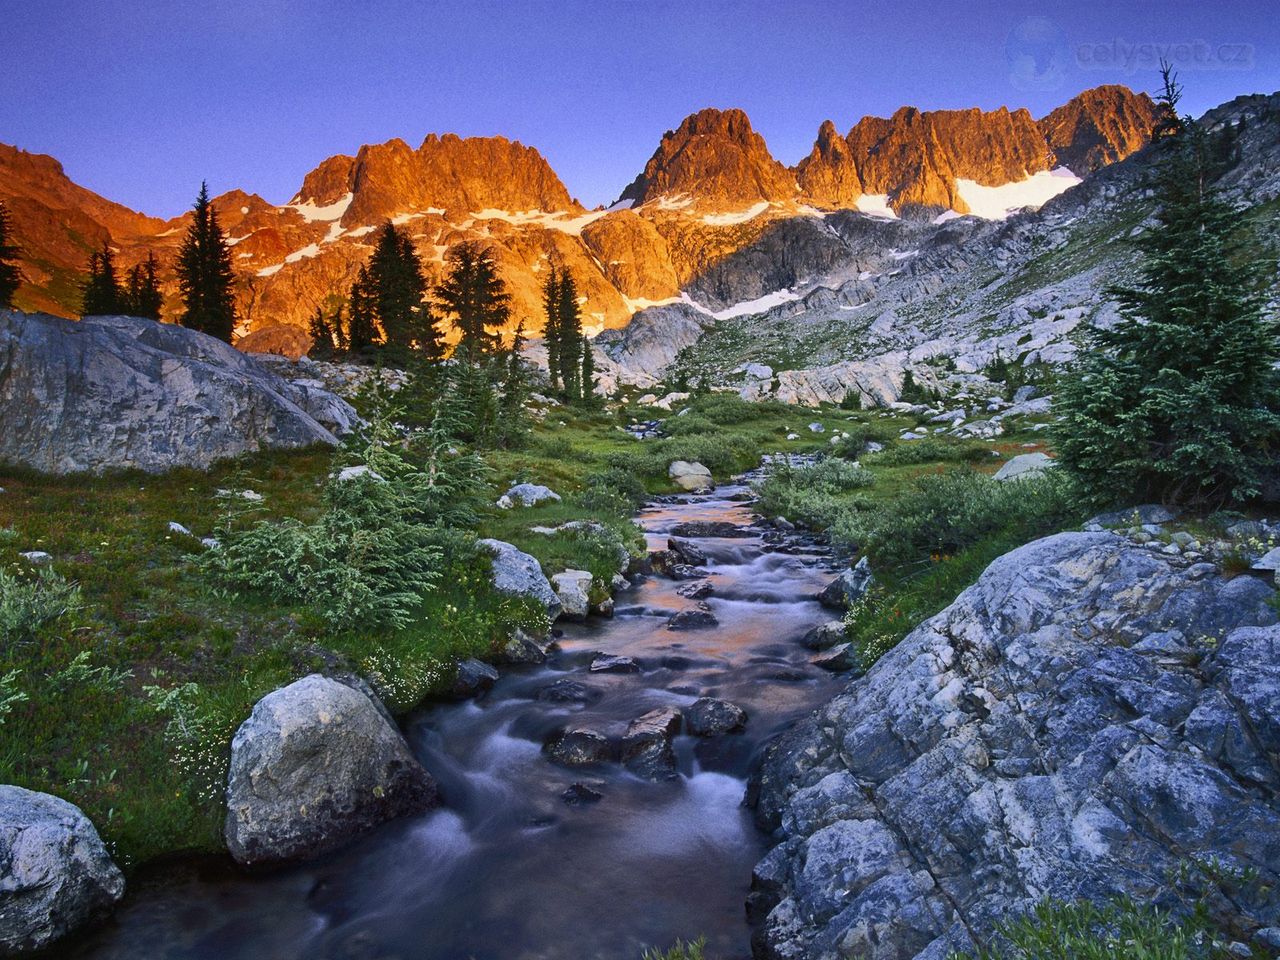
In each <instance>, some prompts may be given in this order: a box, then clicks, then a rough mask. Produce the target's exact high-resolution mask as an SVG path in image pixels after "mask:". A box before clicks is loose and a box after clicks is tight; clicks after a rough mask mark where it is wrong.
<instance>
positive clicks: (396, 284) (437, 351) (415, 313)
mask: <svg viewBox="0 0 1280 960" xmlns="http://www.w3.org/2000/svg"><path fill="white" fill-rule="evenodd" d="M369 275H370V277H371V278H372V281H373V287H374V290H375V293H376V306H377V319H378V324H379V325H380V326H381V328H382V334H383V338H384V341H385V342H386V343H387V345H388V346H395V347H402V348H405V349H417V350H419V351H421V352H422V354H423V355H424V356H425V357H426V359H428V360H439V359H441V358H442V357H443V356H444V344H443V342H442V340H441V338H440V334H439V332H438V331H437V330H436V327H435V324H434V322H433V321H432V319H431V314H430V312H429V310H428V308H427V305H426V303H425V302H424V300H425V297H426V292H427V281H426V277H424V276H423V273H422V261H421V259H420V258H419V257H418V254H417V251H415V250H414V249H413V240H412V239H411V238H410V237H409V235H408V234H406V233H404V232H402V231H399V230H397V229H396V227H395V225H394V224H391V223H388V224H387V225H386V226H384V227H383V228H382V232H381V233H380V234H379V235H378V243H377V246H376V248H375V249H374V253H373V256H372V257H371V258H370V261H369Z"/></svg>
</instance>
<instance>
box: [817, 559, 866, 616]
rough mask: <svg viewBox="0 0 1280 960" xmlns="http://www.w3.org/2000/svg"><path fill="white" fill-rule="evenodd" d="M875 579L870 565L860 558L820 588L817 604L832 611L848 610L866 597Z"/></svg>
mask: <svg viewBox="0 0 1280 960" xmlns="http://www.w3.org/2000/svg"><path fill="white" fill-rule="evenodd" d="M874 580H875V578H874V577H873V576H872V575H871V565H870V564H869V563H868V562H867V558H866V557H862V558H861V559H859V560H858V562H857V563H856V564H855V565H854V566H852V567H846V568H845V569H844V570H841V571H840V574H839V575H838V576H837V577H836V578H835V579H834V580H832V581H831V582H830V583H828V584H827V585H826V586H825V587H823V588H822V592H821V593H819V594H818V602H819V603H820V604H822V605H823V606H824V607H830V608H831V609H833V610H848V609H849V608H850V607H852V606H854V605H855V604H857V603H858V602H859V601H861V600H862V598H863V597H865V596H866V595H867V591H868V590H870V589H871V584H872V582H873V581H874Z"/></svg>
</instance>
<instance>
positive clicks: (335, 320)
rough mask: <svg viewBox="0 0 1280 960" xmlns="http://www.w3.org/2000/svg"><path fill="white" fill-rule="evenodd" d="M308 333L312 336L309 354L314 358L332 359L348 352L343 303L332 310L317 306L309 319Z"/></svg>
mask: <svg viewBox="0 0 1280 960" xmlns="http://www.w3.org/2000/svg"><path fill="white" fill-rule="evenodd" d="M307 335H308V336H310V337H311V349H310V351H308V356H310V357H311V358H312V359H314V360H332V359H333V358H334V357H335V356H337V355H338V354H340V353H346V352H347V320H346V316H345V308H344V306H343V304H341V303H338V304H336V305H335V306H334V307H333V310H332V311H331V312H326V311H325V308H324V307H323V306H318V307H316V309H315V311H314V312H313V313H312V314H311V317H310V318H309V319H308V321H307Z"/></svg>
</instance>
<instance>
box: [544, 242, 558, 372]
mask: <svg viewBox="0 0 1280 960" xmlns="http://www.w3.org/2000/svg"><path fill="white" fill-rule="evenodd" d="M542 313H543V316H544V317H545V318H546V319H545V321H544V324H543V328H542V342H543V343H544V344H546V347H547V378H548V379H549V380H550V381H551V389H552V391H553V392H555V391H558V390H559V389H560V273H559V271H558V270H556V265H555V264H554V263H553V264H551V265H550V267H549V268H548V270H547V278H546V279H545V280H543V281H542Z"/></svg>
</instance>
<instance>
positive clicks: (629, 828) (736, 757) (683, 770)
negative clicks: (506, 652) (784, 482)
mask: <svg viewBox="0 0 1280 960" xmlns="http://www.w3.org/2000/svg"><path fill="white" fill-rule="evenodd" d="M749 493H750V491H749V488H748V487H747V486H746V483H745V481H738V482H735V483H733V484H728V485H725V486H721V487H718V488H716V490H715V491H713V492H712V493H711V494H709V495H682V496H678V497H670V498H664V501H663V502H661V503H655V504H652V505H650V506H649V507H647V508H646V509H645V510H643V511H642V512H641V513H640V515H639V517H638V520H639V522H640V524H641V526H642V527H643V528H644V531H645V534H646V537H647V539H648V541H649V548H650V549H651V550H659V549H663V548H665V547H666V546H667V539H668V537H669V535H670V534H671V531H672V528H673V527H675V526H676V525H677V524H679V523H682V522H688V521H721V522H724V521H727V522H729V523H732V524H734V525H736V526H738V527H740V528H745V527H750V530H739V531H738V533H739V534H746V535H739V536H733V537H689V538H688V539H689V540H690V541H692V542H693V543H695V544H696V545H697V546H698V547H700V548H701V549H702V550H703V551H704V552H705V553H706V555H707V558H708V562H707V563H706V564H703V567H704V569H706V570H707V571H708V572H709V575H710V576H709V579H710V581H711V583H712V584H713V585H714V593H713V594H712V595H711V596H710V597H709V598H708V599H707V600H706V601H705V602H706V603H707V604H708V605H709V607H710V608H711V611H712V612H713V613H714V615H715V617H716V618H717V620H718V621H719V623H718V625H717V626H712V627H704V628H702V629H693V630H682V631H673V630H670V629H668V627H667V620H668V618H669V617H670V616H671V615H672V614H674V613H675V612H677V611H680V610H683V609H687V608H691V607H694V606H695V605H696V602H695V601H693V600H690V599H686V598H685V597H683V596H681V595H680V594H679V593H677V589H678V588H679V587H681V586H682V584H681V583H678V582H676V581H673V580H671V579H668V578H667V577H664V576H658V575H654V576H649V577H639V578H636V581H635V584H634V585H633V586H632V588H631V589H629V590H625V591H622V592H620V593H619V594H618V595H617V597H616V598H615V599H616V604H617V608H616V615H615V616H614V617H613V618H612V619H601V618H595V617H593V618H591V620H589V621H588V622H587V623H582V624H562V625H560V627H559V628H558V630H557V632H558V633H562V635H561V636H559V638H558V639H559V645H558V649H556V648H553V652H552V653H551V654H550V656H549V658H548V660H547V662H546V663H545V664H542V665H540V666H536V667H507V668H503V674H502V677H501V679H500V680H499V681H498V683H497V685H496V686H495V687H494V688H493V689H492V690H491V691H490V692H489V693H488V694H486V695H484V696H483V697H482V698H481V699H479V700H476V701H468V702H464V703H442V704H437V705H433V706H430V707H429V708H427V709H424V710H423V711H421V712H419V713H417V714H415V715H414V716H412V717H411V718H410V720H409V721H408V723H407V725H406V730H405V733H406V736H407V738H408V740H409V743H410V745H411V746H412V748H413V749H414V751H415V752H416V753H417V755H418V756H419V758H420V759H421V760H422V763H423V765H424V766H425V767H426V768H427V769H428V770H429V771H430V772H431V773H432V775H433V776H434V777H435V778H436V779H437V780H438V781H439V783H440V789H441V793H442V795H443V797H444V801H445V803H444V806H443V807H441V808H440V809H437V810H434V811H432V812H430V813H428V814H424V815H422V816H420V817H415V818H409V819H405V820H401V821H397V822H395V823H391V824H388V825H386V826H384V827H383V828H381V829H379V830H378V831H376V832H375V833H373V834H371V835H370V836H368V837H365V838H363V839H362V840H360V841H359V842H357V843H355V844H354V845H352V846H349V847H347V848H345V849H343V850H342V851H340V852H338V853H336V854H334V855H331V856H329V857H327V858H325V859H323V860H321V861H318V862H314V863H309V864H307V865H305V866H301V867H297V868H293V869H289V870H286V871H281V872H276V873H271V874H268V875H265V876H245V875H243V874H241V873H239V872H237V871H236V870H234V869H233V868H232V867H231V866H230V863H229V860H226V859H225V858H224V859H214V858H209V859H207V860H200V861H196V862H188V863H182V864H177V865H175V864H168V865H165V866H157V867H154V868H151V869H149V870H146V871H143V873H142V875H141V876H139V877H138V878H137V879H136V880H135V881H134V882H133V883H132V884H131V890H130V894H129V897H128V898H127V900H126V901H125V903H124V904H123V905H122V906H121V908H120V909H119V910H118V911H117V913H116V915H115V917H114V919H112V920H111V921H109V922H108V923H107V924H105V925H104V926H102V927H100V928H98V929H97V930H96V931H94V932H93V933H92V934H90V935H89V937H88V938H87V939H86V940H84V941H82V942H81V943H80V944H79V945H78V946H77V948H76V949H75V951H74V953H73V955H74V956H76V957H79V958H86V960H87V958H94V960H106V958H111V960H117V958H118V960H124V958H130V960H134V958H140V957H145V958H147V960H162V958H164V960H167V958H199V960H275V958H280V960H304V958H305V960H357V958H358V960H466V958H475V960H615V958H616V960H639V957H640V955H641V953H642V951H643V950H644V949H645V948H646V947H653V946H657V947H663V948H665V947H667V946H669V945H671V944H672V943H673V942H674V941H675V940H676V939H677V938H684V939H694V938H696V937H698V936H705V937H706V939H707V947H708V950H707V954H708V957H714V958H717V960H736V958H745V957H748V956H749V955H750V943H749V941H750V931H749V928H748V926H747V923H746V919H745V914H744V906H743V904H744V900H745V898H746V896H747V893H748V885H749V881H750V877H751V869H752V867H753V866H754V865H755V863H756V862H757V861H758V860H759V859H760V857H761V856H763V854H764V853H765V851H766V840H767V838H766V837H765V836H763V835H762V834H761V833H760V832H759V831H758V830H757V829H756V828H755V826H754V825H753V823H752V819H751V813H750V811H749V810H747V809H746V808H745V807H743V805H742V799H743V794H744V791H745V788H746V779H747V776H748V773H749V771H750V767H751V764H752V760H753V757H755V756H756V754H757V753H758V751H759V749H760V747H761V746H762V745H763V744H764V743H765V742H766V741H767V740H768V739H769V738H770V737H771V736H773V735H774V734H776V733H778V732H779V731H781V730H782V729H784V728H785V727H787V726H788V725H789V724H790V723H792V722H793V721H794V720H795V719H797V718H798V717H800V716H802V715H804V714H805V713H807V712H809V711H811V710H812V709H814V708H815V707H816V706H818V705H819V704H820V703H822V702H824V701H826V700H828V699H830V698H831V697H832V696H834V695H835V693H836V692H837V691H838V689H839V688H840V687H841V686H842V685H843V680H842V679H841V678H840V677H839V676H834V675H832V674H830V673H827V672H825V671H823V670H821V669H819V668H817V667H814V666H813V665H811V664H810V662H809V660H810V656H811V654H810V652H809V651H808V650H806V649H805V648H804V647H803V646H801V645H800V643H799V638H800V637H801V636H802V635H803V634H804V633H805V632H806V631H807V630H808V629H809V628H810V627H812V626H814V625H816V624H818V623H821V622H823V621H825V620H827V619H830V616H831V615H830V613H829V612H826V611H824V610H823V609H822V608H821V607H820V606H819V605H818V603H817V602H816V601H815V600H814V599H812V598H813V597H814V595H815V594H816V593H817V592H818V591H819V590H820V589H821V588H822V587H823V586H824V585H825V584H826V583H827V582H828V581H829V580H830V579H831V576H832V567H831V562H830V560H829V557H828V555H827V553H826V552H825V550H824V549H822V548H821V547H820V546H817V545H815V544H813V543H811V542H809V541H806V540H805V539H803V538H800V537H795V536H788V537H785V538H784V537H783V536H782V535H781V534H778V533H777V532H775V531H771V530H769V529H768V528H761V527H751V524H752V521H753V516H752V514H751V511H750V504H749V502H748V500H749ZM719 532H724V531H719ZM598 651H599V652H605V653H610V654H618V655H625V656H629V657H633V658H635V660H637V661H638V662H639V664H640V667H641V669H640V671H639V672H635V673H593V672H591V670H590V664H591V661H592V659H593V658H594V656H595V654H596V652H598ZM557 681H560V685H559V688H563V687H565V686H567V684H566V681H570V682H577V683H579V684H581V685H584V686H585V687H587V688H589V689H588V690H586V691H585V692H584V691H581V690H578V691H577V692H578V693H579V694H580V695H581V696H579V698H578V699H581V700H586V701H587V702H585V703H584V702H561V701H560V700H557V699H547V697H548V694H547V693H546V692H545V691H546V690H547V688H548V687H550V686H551V685H552V684H553V683H556V682H557ZM559 688H557V689H559ZM701 696H712V697H718V698H722V699H724V700H729V701H731V702H733V703H736V704H738V705H739V706H741V707H743V708H744V709H745V710H746V711H747V713H748V716H749V719H748V722H747V725H746V728H745V731H744V732H741V733H736V734H727V735H721V736H718V737H709V738H696V737H693V736H689V735H688V734H687V732H686V733H683V734H682V735H680V736H678V737H677V738H676V740H675V753H676V758H677V766H678V770H679V774H680V775H679V777H678V778H676V779H671V780H665V781H657V782H653V781H649V780H644V779H640V778H639V777H637V776H635V775H634V774H632V773H630V772H628V771H627V770H626V768H625V767H623V766H620V765H617V764H601V765H595V766H592V767H586V768H583V767H577V768H568V767H562V766H559V765H556V764H554V763H552V762H550V761H549V760H548V758H547V757H546V755H545V754H544V752H543V743H544V742H545V741H546V740H547V738H548V737H550V736H552V735H553V734H554V733H555V732H556V731H557V730H559V729H560V728H562V727H564V726H565V725H566V724H570V723H572V724H573V725H575V726H579V725H582V726H589V727H591V728H593V729H595V730H598V731H600V732H602V733H605V734H607V735H609V736H611V737H614V738H620V737H621V736H622V734H623V733H624V732H625V731H626V728H627V725H628V724H629V723H630V721H632V720H634V719H636V718H637V717H639V716H641V715H642V714H644V713H646V712H647V711H649V710H651V709H653V708H655V707H659V706H665V705H674V706H678V707H687V706H688V705H690V704H692V703H693V702H694V701H695V700H696V699H697V698H698V697H701ZM574 784H583V785H585V786H587V787H589V788H590V789H591V790H592V791H595V792H596V793H599V794H600V798H599V799H598V800H595V801H594V802H577V803H569V802H566V800H565V799H564V798H563V796H562V795H564V793H565V791H566V789H568V788H570V787H571V786H572V785H574Z"/></svg>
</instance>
